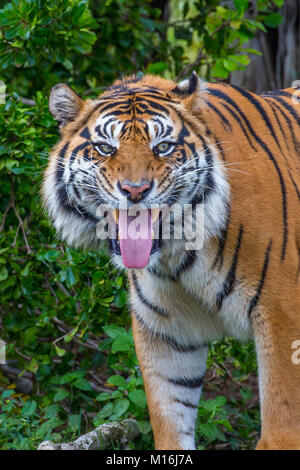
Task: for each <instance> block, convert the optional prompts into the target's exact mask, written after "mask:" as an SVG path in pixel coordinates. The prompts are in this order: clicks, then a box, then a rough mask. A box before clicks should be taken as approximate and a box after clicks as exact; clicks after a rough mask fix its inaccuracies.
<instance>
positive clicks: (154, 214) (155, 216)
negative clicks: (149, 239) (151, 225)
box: [151, 207, 159, 222]
mask: <svg viewBox="0 0 300 470" xmlns="http://www.w3.org/2000/svg"><path fill="white" fill-rule="evenodd" d="M158 216H159V208H158V207H156V208H153V209H151V220H152V222H156V221H157V219H158Z"/></svg>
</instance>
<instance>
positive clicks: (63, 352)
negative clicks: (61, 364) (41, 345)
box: [55, 344, 66, 357]
mask: <svg viewBox="0 0 300 470" xmlns="http://www.w3.org/2000/svg"><path fill="white" fill-rule="evenodd" d="M55 351H56V354H57V355H58V356H59V357H63V356H64V355H65V354H66V350H65V349H62V348H60V347H59V346H57V344H55Z"/></svg>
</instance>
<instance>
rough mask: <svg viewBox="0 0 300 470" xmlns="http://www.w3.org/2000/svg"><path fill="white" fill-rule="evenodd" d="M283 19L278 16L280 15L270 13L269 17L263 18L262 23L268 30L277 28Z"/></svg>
mask: <svg viewBox="0 0 300 470" xmlns="http://www.w3.org/2000/svg"><path fill="white" fill-rule="evenodd" d="M282 20H283V17H282V15H280V13H276V12H274V13H270V14H269V15H267V16H265V18H264V23H265V24H266V25H267V26H268V27H269V28H277V27H278V26H279V25H280V23H281V22H282Z"/></svg>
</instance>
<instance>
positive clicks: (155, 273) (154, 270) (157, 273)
mask: <svg viewBox="0 0 300 470" xmlns="http://www.w3.org/2000/svg"><path fill="white" fill-rule="evenodd" d="M147 271H148V272H149V273H150V274H152V275H153V276H156V277H158V278H159V279H168V280H169V281H176V280H177V279H175V277H174V276H171V275H169V274H166V273H163V272H162V271H158V270H157V268H156V267H155V266H153V267H152V268H147Z"/></svg>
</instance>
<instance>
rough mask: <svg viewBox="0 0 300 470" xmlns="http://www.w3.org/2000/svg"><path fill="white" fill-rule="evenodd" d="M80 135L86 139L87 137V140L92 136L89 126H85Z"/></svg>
mask: <svg viewBox="0 0 300 470" xmlns="http://www.w3.org/2000/svg"><path fill="white" fill-rule="evenodd" d="M80 137H83V138H84V139H87V140H89V139H90V138H91V135H90V131H89V129H88V128H87V127H85V128H84V129H83V131H82V132H81V133H80Z"/></svg>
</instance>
